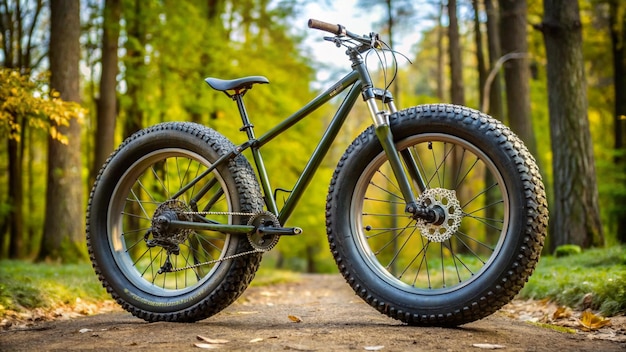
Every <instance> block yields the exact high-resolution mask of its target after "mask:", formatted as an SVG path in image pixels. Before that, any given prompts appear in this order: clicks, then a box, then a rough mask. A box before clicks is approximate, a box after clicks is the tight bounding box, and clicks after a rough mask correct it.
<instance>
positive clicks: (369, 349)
mask: <svg viewBox="0 0 626 352" xmlns="http://www.w3.org/2000/svg"><path fill="white" fill-rule="evenodd" d="M383 348H385V346H365V347H364V348H363V349H365V350H366V351H380V350H382V349H383Z"/></svg>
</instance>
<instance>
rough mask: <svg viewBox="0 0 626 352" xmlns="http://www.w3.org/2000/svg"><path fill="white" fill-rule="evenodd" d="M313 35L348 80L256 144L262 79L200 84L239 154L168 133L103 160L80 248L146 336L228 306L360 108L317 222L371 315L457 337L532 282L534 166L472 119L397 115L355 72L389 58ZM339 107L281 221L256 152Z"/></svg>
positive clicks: (515, 145) (341, 34)
mask: <svg viewBox="0 0 626 352" xmlns="http://www.w3.org/2000/svg"><path fill="white" fill-rule="evenodd" d="M308 25H309V27H310V28H314V29H319V30H322V31H326V32H329V33H331V34H332V35H333V36H329V37H325V39H326V40H328V41H330V42H332V43H334V44H336V45H337V46H338V47H341V46H343V47H345V48H346V55H347V56H348V59H349V60H350V62H351V67H352V70H351V71H350V73H348V74H347V75H346V76H345V77H343V78H342V79H340V80H339V81H338V82H337V83H336V84H334V85H332V86H331V87H330V88H328V89H327V90H325V91H323V92H322V93H321V94H319V95H318V96H317V97H315V98H314V99H313V100H311V102H309V103H308V104H307V105H305V106H304V107H303V108H302V109H300V110H299V111H297V112H295V113H294V114H293V115H291V116H290V117H288V118H286V119H285V120H283V121H282V122H280V123H279V124H278V125H276V126H274V127H272V128H271V129H270V130H269V131H267V132H265V133H264V134H263V135H262V136H260V137H258V138H257V137H256V136H255V133H254V129H253V125H252V123H251V122H250V119H249V116H248V113H247V111H246V109H245V105H244V102H243V96H244V95H245V94H246V93H247V92H248V91H249V90H250V89H251V88H252V87H253V86H254V85H257V84H267V83H269V81H268V80H267V78H265V77H263V76H250V77H242V78H238V79H234V80H221V79H217V78H207V79H206V83H208V85H209V86H210V87H211V88H213V89H215V90H217V91H221V92H224V93H226V95H228V96H229V97H230V98H231V99H232V100H234V101H235V102H236V103H237V106H238V109H239V113H240V116H241V119H242V124H243V126H242V128H241V131H242V132H244V133H246V135H247V141H246V142H244V143H242V144H240V145H235V144H233V143H232V142H231V141H229V140H228V139H227V138H226V137H224V136H223V135H222V134H220V133H219V132H217V131H216V130H214V129H211V128H209V127H206V126H204V125H201V124H197V123H189V122H167V123H160V124H157V125H155V126H152V127H149V128H146V129H143V130H140V131H139V132H137V133H135V134H133V135H132V136H130V137H129V138H128V139H126V140H125V141H124V142H123V143H122V144H121V145H120V146H119V147H118V148H117V149H116V150H115V151H114V152H113V153H112V154H111V156H110V157H109V158H108V160H107V161H106V163H105V164H104V166H103V167H102V169H101V170H100V172H99V174H98V176H97V179H96V181H95V184H94V186H93V189H92V191H91V193H90V197H89V204H88V211H87V245H88V249H89V254H90V257H91V261H92V264H93V267H94V269H95V272H96V274H97V275H98V277H99V279H100V280H101V282H102V284H103V286H104V287H105V288H106V290H107V291H108V292H109V293H110V294H111V295H112V297H113V298H114V299H115V300H116V301H117V302H118V303H119V304H120V305H121V306H122V307H123V308H124V309H126V310H128V311H129V312H131V313H132V314H133V315H135V316H137V317H139V318H142V319H144V320H146V321H175V322H193V321H198V320H201V319H205V318H207V317H210V316H212V315H214V314H216V313H218V312H220V311H221V310H222V309H224V308H225V307H227V306H228V305H230V304H231V303H233V302H234V301H235V300H236V299H237V297H239V296H240V295H241V294H242V293H243V292H244V290H245V289H246V288H247V286H248V284H249V283H250V282H251V280H252V279H253V277H254V275H255V272H256V271H257V269H258V268H259V264H260V262H261V258H262V255H263V253H265V252H267V251H269V250H271V249H272V248H273V247H274V246H275V245H276V243H277V242H278V240H279V238H280V237H282V236H297V235H300V234H301V233H302V230H301V229H300V228H298V227H284V226H283V224H285V223H286V222H287V220H288V219H289V217H290V215H291V213H292V212H293V210H294V208H295V206H296V204H297V203H298V200H299V199H300V198H301V197H302V194H303V192H304V190H305V189H306V187H307V185H308V184H309V182H310V181H311V179H312V177H313V175H314V173H315V170H316V169H317V168H318V167H319V165H320V164H321V161H322V159H323V157H324V155H326V153H327V151H328V150H329V149H330V146H331V144H332V142H333V140H334V139H335V137H336V136H337V135H338V133H339V131H340V129H341V126H342V125H343V123H344V121H345V120H346V118H347V116H348V113H349V112H350V111H351V109H352V107H353V106H354V104H355V103H356V101H357V99H358V98H359V96H361V98H362V99H363V101H364V102H365V103H366V105H367V107H368V110H369V113H370V115H371V118H372V121H373V123H372V125H371V126H370V127H368V128H367V129H365V130H364V131H363V132H362V133H361V134H360V135H359V136H358V137H357V138H356V139H355V140H354V141H353V142H352V144H351V145H350V146H349V147H348V148H347V150H346V151H345V153H344V154H343V156H342V157H341V158H340V160H339V162H338V164H337V167H336V169H335V172H334V174H333V176H332V179H331V180H330V186H329V190H328V196H327V203H326V209H325V215H326V227H327V236H328V241H329V245H330V250H331V252H332V255H333V257H334V259H335V261H336V264H337V266H338V268H339V271H340V272H341V274H342V275H343V277H344V278H345V280H346V281H347V283H348V284H349V285H350V286H351V287H352V288H353V289H354V291H355V293H356V294H357V295H358V296H360V297H361V298H362V299H363V300H364V301H366V302H367V303H368V304H369V305H371V306H372V307H374V308H375V309H377V310H378V311H380V312H381V313H383V314H386V315H388V316H390V317H393V318H395V319H398V320H400V321H402V322H405V323H407V324H409V325H422V326H432V325H438V326H455V325H460V324H464V323H468V322H471V321H474V320H478V319H481V318H483V317H486V316H488V315H490V314H492V313H493V312H495V311H497V310H498V309H500V308H501V307H502V306H503V305H505V304H506V303H508V302H509V301H510V300H511V299H513V297H514V296H515V295H516V294H517V293H518V292H519V290H520V289H521V288H522V286H523V285H524V283H525V282H526V281H527V279H528V277H529V276H530V275H531V273H532V272H533V270H534V267H535V265H536V264H537V262H538V259H539V254H540V252H541V249H542V246H543V243H544V238H545V234H546V227H547V222H548V211H547V202H546V196H545V191H544V186H543V184H542V181H541V176H540V174H539V170H538V168H537V165H536V163H535V160H534V158H533V157H532V155H531V154H530V153H529V152H528V150H527V149H526V147H525V146H524V144H523V143H522V141H521V140H520V139H519V138H518V137H517V136H515V134H514V133H513V132H511V130H509V129H508V128H507V127H506V126H504V125H503V124H502V123H501V122H500V121H498V120H496V119H494V118H491V117H489V116H487V115H486V114H483V113H481V112H479V111H476V110H473V109H470V108H467V107H463V106H455V105H449V104H432V105H420V106H415V107H411V108H408V109H404V110H398V109H397V108H396V106H395V104H394V100H393V96H392V95H391V93H390V92H389V91H388V90H387V89H386V88H376V87H374V85H373V83H372V78H371V77H370V74H369V72H368V69H367V65H366V63H365V62H364V57H366V55H367V53H369V52H371V51H383V50H384V51H387V52H391V49H390V48H389V47H388V46H386V44H385V43H384V42H382V41H381V40H380V39H379V37H378V35H377V34H375V33H370V34H368V35H356V34H354V33H352V32H350V31H348V30H346V28H345V27H343V26H341V25H334V24H329V23H325V22H322V21H317V20H309V23H308ZM387 87H388V86H387ZM342 92H347V93H345V94H344V98H343V101H342V102H341V104H340V105H339V107H338V110H337V112H336V113H335V115H334V117H333V119H332V120H331V121H330V123H329V125H328V126H327V128H326V131H325V132H324V133H323V134H322V135H321V137H320V141H319V143H318V145H317V147H316V149H315V150H314V152H313V154H312V155H311V157H310V159H309V161H308V162H307V164H306V165H304V168H303V171H302V173H301V175H300V176H299V178H298V180H297V181H296V183H295V184H294V186H293V189H292V190H291V192H290V193H289V195H288V197H287V199H286V200H285V202H284V204H283V205H282V207H280V209H279V207H278V206H277V204H276V199H275V195H273V189H272V186H271V182H270V179H269V177H268V173H267V171H266V168H265V164H264V162H263V156H262V153H261V149H262V147H263V146H265V145H266V144H268V143H270V142H271V141H272V140H273V139H274V138H275V137H276V136H278V135H280V134H281V133H283V132H284V131H285V130H287V129H289V128H290V127H291V126H293V125H295V124H296V123H297V122H298V121H300V120H302V119H303V118H305V117H306V116H308V115H309V114H310V113H311V112H312V111H314V110H316V109H317V108H318V107H320V106H321V105H323V104H325V103H327V102H328V101H329V100H331V99H332V98H334V97H336V96H338V95H340V93H342ZM244 152H246V153H249V154H251V155H252V161H251V162H250V161H249V160H248V158H247V157H246V156H245V155H244V154H243V153H244ZM253 166H254V167H253ZM321 284H323V283H321Z"/></svg>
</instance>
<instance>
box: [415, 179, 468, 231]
mask: <svg viewBox="0 0 626 352" xmlns="http://www.w3.org/2000/svg"><path fill="white" fill-rule="evenodd" d="M418 202H420V204H423V205H424V206H426V207H428V208H431V209H432V208H435V207H439V208H441V209H443V214H444V216H445V218H444V219H443V222H441V223H440V224H434V223H431V222H427V221H425V220H424V219H418V220H417V227H418V228H419V229H420V232H421V233H422V236H424V237H426V238H427V239H428V240H429V241H431V242H443V241H446V240H448V239H449V238H450V237H452V235H453V234H454V233H455V232H456V231H457V230H458V229H459V227H460V226H461V219H462V218H463V210H462V209H461V204H460V203H459V200H458V199H457V197H456V192H454V191H453V190H449V189H445V188H431V189H427V190H425V191H424V192H423V193H422V194H421V195H420V196H419V198H418Z"/></svg>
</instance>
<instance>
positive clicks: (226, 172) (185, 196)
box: [87, 123, 262, 321]
mask: <svg viewBox="0 0 626 352" xmlns="http://www.w3.org/2000/svg"><path fill="white" fill-rule="evenodd" d="M233 148H234V146H233V145H232V143H230V142H229V141H228V140H227V139H226V138H224V137H223V136H221V135H220V134H218V133H217V132H215V131H214V130H211V129H208V128H206V127H203V126H201V125H197V124H190V123H165V124H160V125H156V126H154V127H151V128H149V129H146V130H142V131H140V132H137V133H136V134H134V135H133V136H131V137H130V138H129V139H128V140H127V141H126V142H124V144H123V145H122V146H120V148H119V149H118V150H117V151H116V152H115V153H114V154H113V155H112V156H111V158H109V160H108V161H107V163H106V165H105V166H104V167H103V169H102V170H101V171H100V174H99V176H98V178H97V180H96V183H95V185H94V188H93V190H92V192H91V195H90V199H89V209H88V215H87V240H88V247H89V252H90V256H91V260H92V262H93V266H94V268H95V270H96V273H97V274H98V277H99V278H100V280H101V281H102V284H103V286H104V287H105V288H106V289H107V291H109V292H110V293H111V295H112V296H113V297H114V298H115V299H116V300H117V302H118V303H120V304H121V305H122V306H123V307H124V308H125V309H126V310H128V311H130V312H131V313H133V314H134V315H136V316H138V317H140V318H143V319H145V320H148V321H159V320H167V321H196V320H200V319H204V318H206V317H208V316H211V315H213V314H215V313H217V312H219V311H220V310H222V309H223V308H225V307H226V306H228V305H229V304H230V303H232V302H233V301H234V300H235V299H236V298H237V297H238V296H239V295H240V294H241V293H242V292H243V291H244V290H245V288H246V287H247V285H248V284H249V282H250V281H251V280H252V278H253V277H254V273H255V272H256V270H257V268H258V266H259V263H260V260H261V254H260V253H252V254H247V255H245V256H241V257H235V258H233V259H228V260H224V261H220V259H223V258H226V257H232V256H236V255H237V254H242V253H244V252H250V251H252V247H251V246H250V244H249V243H248V241H247V238H246V237H245V236H236V235H229V234H224V233H220V232H215V231H204V230H191V229H178V230H171V229H168V230H165V229H161V230H159V229H160V228H161V227H162V226H163V225H162V224H160V223H159V220H158V219H159V218H169V219H173V220H185V221H192V220H193V221H209V222H216V223H224V224H227V223H235V224H245V223H247V221H248V217H247V216H244V215H242V214H244V213H245V214H247V213H257V212H260V211H261V210H262V201H261V196H260V191H259V187H258V184H257V183H256V179H255V178H254V173H253V171H252V169H251V167H250V165H249V164H248V162H247V161H246V160H245V159H244V158H243V157H241V156H240V157H237V158H235V159H233V160H231V161H230V162H228V163H226V164H224V165H223V166H220V167H217V168H215V169H214V170H213V171H211V172H208V173H207V170H208V168H209V167H211V166H212V164H213V163H214V162H215V161H216V160H217V159H218V158H219V157H220V156H222V155H225V154H227V153H228V152H229V151H231V150H232V149H233ZM203 173H207V175H206V176H204V177H202V178H201V179H200V181H199V182H197V183H196V184H194V186H193V187H191V188H189V189H187V190H183V191H181V187H183V186H184V185H186V184H188V183H189V182H190V181H191V180H193V179H195V178H197V177H199V176H201V175H202V174H203ZM200 190H205V191H206V193H204V195H203V196H202V197H201V198H200V199H197V200H193V196H194V195H197V194H198V193H199V192H200ZM176 193H179V195H178V196H176V197H175V198H173V196H174V195H175V194H176ZM198 212H211V213H212V214H211V215H209V216H207V217H206V218H202V217H201V216H200V215H198V214H197V213H198ZM203 263H204V264H203ZM206 263H210V264H206Z"/></svg>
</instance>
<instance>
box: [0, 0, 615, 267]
mask: <svg viewBox="0 0 626 352" xmlns="http://www.w3.org/2000/svg"><path fill="white" fill-rule="evenodd" d="M332 3H333V2H331V1H327V2H326V3H325V4H324V5H322V6H323V7H325V8H327V9H328V12H329V13H332V12H333V4H332ZM356 4H357V7H358V9H357V10H355V11H357V12H359V11H362V12H363V13H369V14H370V16H372V14H379V15H377V17H376V20H375V21H374V22H373V23H371V28H372V30H373V31H378V32H380V33H381V35H382V37H383V39H384V40H385V41H387V42H388V43H390V44H391V45H392V46H393V44H394V41H397V40H398V38H401V37H403V36H405V35H407V34H408V33H414V32H415V31H421V36H420V38H421V39H420V40H419V41H418V42H415V43H413V44H414V46H413V49H412V50H411V51H410V52H405V53H404V54H405V55H407V57H408V58H409V59H410V60H411V61H412V62H413V63H414V64H413V65H402V66H400V70H399V73H398V78H397V81H396V84H395V85H394V86H393V88H392V89H393V92H394V94H395V95H396V97H397V100H398V102H399V106H401V107H409V106H412V105H417V104H422V103H434V102H446V103H455V104H462V105H467V106H470V107H473V108H477V109H481V110H484V111H487V112H488V113H489V114H491V115H493V116H494V117H496V118H498V119H501V120H503V121H505V123H506V124H507V125H509V126H511V128H512V129H513V130H514V131H515V132H516V133H517V134H518V135H520V137H522V139H523V140H524V141H525V143H526V144H527V145H528V146H529V148H530V150H531V151H532V153H533V154H534V155H535V156H536V158H537V161H538V163H539V165H540V168H541V170H542V173H543V177H544V183H545V185H546V188H547V190H548V194H549V205H550V232H549V236H548V245H547V246H546V251H550V252H552V251H553V250H554V248H556V247H557V246H560V245H564V244H575V245H579V246H581V247H583V248H587V247H604V246H612V245H616V244H618V243H626V152H625V146H624V142H625V140H626V47H625V45H626V3H625V2H624V1H622V0H580V1H577V0H571V1H564V0H560V1H559V0H447V1H446V0H442V1H437V0H418V1H411V0H380V1H378V0H358V1H357V2H356ZM305 5H306V1H304V0H237V1H235V0H202V1H200V0H177V1H174V0H101V1H97V0H83V1H78V0H0V42H1V47H0V131H1V132H0V236H2V237H1V239H2V241H0V258H13V259H29V260H52V261H60V262H74V261H82V260H86V258H87V254H86V246H85V233H84V232H85V225H84V223H85V220H84V219H85V212H86V199H87V197H88V195H89V191H90V189H91V185H92V183H93V179H94V177H95V175H96V174H97V172H98V170H99V168H100V166H101V165H102V164H103V162H104V161H105V160H106V158H107V156H108V155H109V154H110V153H111V152H112V151H113V149H114V148H115V147H116V146H117V145H118V144H119V143H121V142H122V140H123V139H124V138H126V137H128V136H129V135H130V134H132V133H133V132H135V131H137V130H139V129H140V128H143V127H147V126H149V125H152V124H155V123H159V122H162V121H174V120H176V121H195V122H200V123H202V124H205V125H208V126H210V127H212V128H215V129H217V130H219V131H220V132H221V133H223V134H225V135H226V136H228V137H229V138H231V139H232V140H233V141H234V142H236V143H237V142H242V141H243V138H244V135H243V134H242V133H241V132H239V131H238V129H239V126H240V121H239V118H238V114H237V110H236V105H235V104H234V103H233V102H232V101H231V100H229V99H228V98H227V97H225V96H224V95H222V94H221V93H218V92H215V91H213V90H211V89H210V88H209V87H208V86H206V85H205V84H204V82H203V79H204V78H205V77H207V76H213V77H220V78H236V77H240V76H245V75H264V76H266V77H268V78H269V80H270V82H271V84H270V85H269V86H257V87H255V89H254V90H253V91H252V92H250V93H249V94H248V95H247V96H246V104H247V109H248V111H249V112H250V114H251V117H252V121H253V123H255V125H256V127H257V134H260V133H262V132H263V131H264V130H267V129H268V128H269V127H270V126H272V125H274V124H276V123H278V122H279V121H280V120H282V118H284V117H286V116H288V115H289V114H291V113H292V112H294V111H295V110H297V109H298V108H299V107H301V106H302V105H304V104H305V103H306V102H307V101H308V100H309V99H311V98H312V97H313V96H315V94H316V90H315V89H314V87H319V86H322V85H323V84H324V82H319V81H317V80H316V79H317V77H318V76H317V74H316V73H317V72H318V71H319V70H320V69H322V68H323V69H325V70H329V69H330V70H332V72H333V73H332V74H330V75H329V76H330V77H331V78H332V79H337V78H339V77H340V76H342V75H343V74H344V73H347V72H348V70H349V66H348V61H347V60H346V61H345V66H342V67H345V69H343V70H341V69H337V68H336V67H338V66H339V65H338V64H343V63H344V62H342V63H336V62H333V63H329V62H317V61H315V60H313V59H312V55H311V54H312V50H313V49H312V48H311V47H308V46H307V45H305V44H304V38H305V37H307V36H310V35H316V36H318V37H319V40H320V41H321V40H322V39H321V38H322V36H323V34H322V33H321V32H316V33H307V31H310V30H308V29H307V28H306V22H307V20H308V18H307V17H306V13H305V11H304V9H305ZM344 16H349V14H344ZM319 19H320V20H326V19H325V18H319ZM328 46H329V48H328V50H333V49H336V50H340V49H337V48H334V47H333V46H332V44H328ZM375 69H376V67H374V68H373V69H372V70H373V71H375ZM326 83H328V82H326ZM332 108H333V107H332V106H328V107H324V108H323V109H322V110H320V111H319V112H318V113H316V114H315V115H314V116H313V118H309V119H306V120H305V121H303V122H301V123H300V124H299V125H297V126H296V127H295V128H294V129H292V130H291V131H290V132H289V133H287V134H286V135H285V136H284V137H281V138H280V139H278V140H277V141H276V143H274V145H271V146H269V147H268V148H266V149H264V153H265V154H264V155H265V158H266V160H265V162H266V166H267V167H268V169H269V170H270V177H272V181H273V186H274V187H280V188H287V189H289V188H291V186H292V185H293V182H294V181H295V179H296V177H297V175H298V174H299V172H300V171H301V168H302V166H303V165H304V163H305V162H306V160H307V159H308V156H309V155H310V153H311V152H312V150H313V149H314V147H315V141H316V140H317V139H316V138H313V137H312V136H313V135H315V133H316V132H318V133H319V134H321V133H322V131H323V129H324V126H325V122H326V121H328V120H329V119H330V117H331V115H332V113H333V111H334V110H333V109H332ZM352 115H355V116H353V117H354V118H353V119H352V120H353V121H354V122H352V123H350V124H349V125H348V126H347V128H346V130H344V131H343V133H342V134H341V135H340V138H339V140H338V141H337V142H336V144H335V145H334V147H333V150H332V151H331V153H330V154H329V155H328V156H327V158H326V160H325V162H324V163H323V166H322V168H321V169H320V170H319V171H318V174H317V175H316V177H315V178H314V180H313V183H312V184H311V186H310V187H309V190H308V191H307V193H306V194H305V196H304V197H303V200H302V201H301V203H300V205H299V207H298V209H297V210H296V212H295V213H294V214H293V216H292V217H291V218H290V220H289V223H290V224H289V225H291V226H299V227H302V228H303V229H304V234H303V235H301V236H299V237H296V238H285V239H282V240H281V242H280V243H279V245H278V247H277V248H276V249H274V250H273V251H272V252H271V254H270V258H272V260H273V261H275V264H276V265H277V266H281V267H284V268H289V269H295V270H303V271H318V272H326V271H331V270H334V262H333V260H332V257H331V255H330V253H329V250H328V246H327V244H326V236H325V228H324V203H325V199H326V192H327V188H328V181H329V179H330V176H331V174H332V171H333V169H334V167H335V164H336V162H337V160H338V159H339V157H340V156H341V154H342V153H343V151H344V150H345V148H346V146H347V145H348V144H349V142H350V141H351V140H352V139H353V138H354V137H355V136H356V135H357V134H358V133H359V132H360V131H361V130H362V129H363V128H365V127H366V125H367V124H369V121H368V120H369V117H368V116H367V115H366V114H365V110H358V109H357V110H356V111H354V112H353V113H352ZM278 197H279V198H280V197H281V193H280V192H278Z"/></svg>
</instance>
